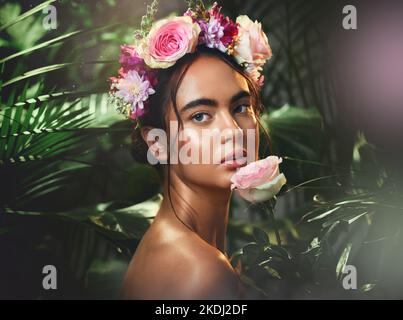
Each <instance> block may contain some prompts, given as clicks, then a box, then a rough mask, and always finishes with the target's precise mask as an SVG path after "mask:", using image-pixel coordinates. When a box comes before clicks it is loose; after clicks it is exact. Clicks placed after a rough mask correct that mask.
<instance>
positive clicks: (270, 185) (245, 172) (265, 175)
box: [231, 156, 287, 202]
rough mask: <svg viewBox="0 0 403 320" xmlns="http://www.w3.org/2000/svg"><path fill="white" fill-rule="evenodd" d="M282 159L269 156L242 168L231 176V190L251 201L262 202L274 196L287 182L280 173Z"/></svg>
mask: <svg viewBox="0 0 403 320" xmlns="http://www.w3.org/2000/svg"><path fill="white" fill-rule="evenodd" d="M281 162H282V159H281V158H279V157H276V156H269V157H267V158H266V159H263V160H258V161H255V162H252V163H250V164H248V165H247V166H245V167H242V168H240V169H239V170H238V171H237V172H236V173H235V174H234V175H233V176H232V177H231V182H232V184H231V190H233V189H236V191H237V192H238V194H239V195H240V196H241V197H243V198H244V199H246V200H248V201H250V202H261V201H266V200H269V199H271V198H273V197H274V196H275V195H276V194H277V193H278V192H279V191H280V189H281V187H282V186H283V185H284V184H285V183H286V182H287V180H286V178H285V176H284V174H282V173H280V170H279V164H280V163H281Z"/></svg>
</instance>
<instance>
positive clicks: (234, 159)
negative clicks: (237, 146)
mask: <svg viewBox="0 0 403 320" xmlns="http://www.w3.org/2000/svg"><path fill="white" fill-rule="evenodd" d="M246 162H247V157H246V150H237V151H233V152H230V153H228V154H227V155H225V157H223V158H222V159H221V165H222V166H225V167H229V168H238V167H243V166H245V165H246Z"/></svg>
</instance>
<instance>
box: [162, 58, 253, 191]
mask: <svg viewBox="0 0 403 320" xmlns="http://www.w3.org/2000/svg"><path fill="white" fill-rule="evenodd" d="M252 100H253V99H252V97H251V96H250V92H249V88H248V84H247V81H246V79H245V78H244V77H243V76H242V75H241V74H239V73H238V72H237V71H235V70H234V69H232V68H231V67H230V66H229V65H227V64H226V63H225V62H223V61H221V60H220V59H219V58H216V57H212V56H206V55H203V56H200V57H198V58H197V59H196V60H195V61H194V62H193V63H192V64H191V66H190V67H189V68H188V70H187V71H186V74H185V76H184V78H183V80H182V83H181V84H180V87H179V89H178V92H177V106H178V111H179V114H180V117H181V119H182V122H183V127H181V128H180V130H179V132H180V133H179V136H178V135H176V136H175V137H173V138H174V141H175V142H176V143H177V146H178V153H177V155H178V156H177V159H178V163H177V164H171V165H170V166H171V170H173V171H175V173H176V174H177V175H178V177H179V178H181V180H182V181H184V182H185V183H186V184H188V185H193V186H200V187H209V188H219V189H223V188H224V189H225V188H227V189H229V188H230V185H231V182H230V178H231V176H232V175H233V174H234V173H235V170H236V168H237V167H240V166H244V165H246V161H247V160H248V161H249V162H250V161H255V160H257V157H258V147H259V134H258V133H259V132H258V123H257V120H256V117H257V115H256V114H255V112H254V108H253V106H252ZM167 118H168V121H169V123H168V128H170V126H171V127H172V125H173V124H174V123H175V122H176V121H177V117H176V115H175V112H174V110H173V108H172V107H170V108H169V112H168V115H167ZM172 121H175V122H172ZM178 126H179V124H178ZM247 129H250V130H249V138H248V131H247ZM174 132H175V134H176V133H177V131H176V130H175V131H174ZM167 134H169V132H167ZM181 135H182V136H181ZM248 143H249V147H248V145H247V144H248ZM242 151H245V152H246V151H247V154H242ZM233 152H236V154H235V156H234V155H233V154H232V153H233ZM230 158H232V159H237V160H236V161H230ZM190 159H191V160H190ZM225 159H226V160H227V161H225ZM191 161H192V162H193V163H189V162H191ZM183 162H185V163H183ZM195 162H196V163H195Z"/></svg>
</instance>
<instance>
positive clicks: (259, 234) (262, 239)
mask: <svg viewBox="0 0 403 320" xmlns="http://www.w3.org/2000/svg"><path fill="white" fill-rule="evenodd" d="M252 232H253V237H254V238H255V240H256V242H257V243H258V244H260V245H266V244H270V240H269V236H268V235H267V233H266V232H265V231H264V230H263V229H260V228H259V227H255V226H254V227H253V231H252Z"/></svg>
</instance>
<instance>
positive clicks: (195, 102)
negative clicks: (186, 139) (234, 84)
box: [180, 90, 251, 113]
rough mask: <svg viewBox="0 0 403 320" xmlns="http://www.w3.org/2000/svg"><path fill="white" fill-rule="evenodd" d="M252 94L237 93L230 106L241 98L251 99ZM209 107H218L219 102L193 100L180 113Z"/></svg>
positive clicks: (243, 91) (205, 99)
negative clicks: (200, 107) (199, 107)
mask: <svg viewBox="0 0 403 320" xmlns="http://www.w3.org/2000/svg"><path fill="white" fill-rule="evenodd" d="M250 96H251V95H250V93H249V92H248V91H246V90H241V91H239V92H238V93H236V94H235V95H233V96H232V97H231V99H230V104H232V103H234V102H236V101H238V100H239V99H241V98H244V97H250ZM201 105H202V106H209V107H217V106H218V102H217V100H214V99H208V98H200V99H196V100H192V101H190V102H188V103H187V104H186V105H185V106H184V107H183V108H182V109H181V110H180V113H183V112H185V111H187V110H189V109H192V108H196V107H198V106H201Z"/></svg>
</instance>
